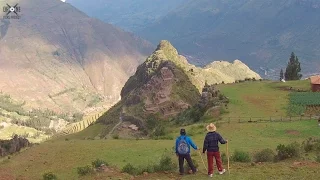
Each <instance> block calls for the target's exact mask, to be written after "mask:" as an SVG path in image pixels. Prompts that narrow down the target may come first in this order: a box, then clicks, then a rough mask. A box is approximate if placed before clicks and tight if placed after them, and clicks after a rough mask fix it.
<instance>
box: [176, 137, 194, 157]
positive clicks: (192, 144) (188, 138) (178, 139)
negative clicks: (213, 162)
mask: <svg viewBox="0 0 320 180" xmlns="http://www.w3.org/2000/svg"><path fill="white" fill-rule="evenodd" d="M184 137H186V141H187V143H188V148H189V152H188V153H190V145H191V146H192V147H193V149H198V147H197V146H196V145H195V144H194V143H193V142H192V140H191V138H190V137H189V136H183V135H182V136H179V137H178V138H177V139H176V154H178V143H179V141H180V139H181V138H184Z"/></svg>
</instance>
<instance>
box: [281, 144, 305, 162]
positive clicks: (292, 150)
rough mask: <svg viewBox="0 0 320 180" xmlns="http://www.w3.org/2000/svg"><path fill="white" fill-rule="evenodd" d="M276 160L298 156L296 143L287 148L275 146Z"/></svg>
mask: <svg viewBox="0 0 320 180" xmlns="http://www.w3.org/2000/svg"><path fill="white" fill-rule="evenodd" d="M276 150H277V155H276V160H284V159H288V158H292V157H299V156H300V146H299V144H298V143H296V142H294V143H291V144H289V145H287V146H285V145H283V144H279V145H278V146H277V149H276Z"/></svg>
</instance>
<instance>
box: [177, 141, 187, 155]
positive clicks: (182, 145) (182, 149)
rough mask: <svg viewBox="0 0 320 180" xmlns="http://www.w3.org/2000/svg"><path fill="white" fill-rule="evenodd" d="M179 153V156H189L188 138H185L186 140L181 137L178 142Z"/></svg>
mask: <svg viewBox="0 0 320 180" xmlns="http://www.w3.org/2000/svg"><path fill="white" fill-rule="evenodd" d="M178 153H179V154H188V153H189V146H188V143H187V141H186V137H184V138H182V137H180V140H179V142H178Z"/></svg>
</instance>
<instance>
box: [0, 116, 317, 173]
mask: <svg viewBox="0 0 320 180" xmlns="http://www.w3.org/2000/svg"><path fill="white" fill-rule="evenodd" d="M94 128H97V129H96V130H99V128H100V127H98V126H95V127H94ZM186 128H187V134H188V133H189V132H190V133H191V132H192V131H194V132H193V134H194V135H193V136H192V138H193V140H194V142H195V143H196V144H197V145H198V146H199V147H201V146H202V143H203V138H204V136H205V133H206V132H205V126H204V125H193V126H188V127H186ZM191 129H192V130H191ZM88 130H89V129H88ZM91 130H93V128H91ZM293 130H295V131H298V132H299V134H297V135H293V134H288V132H287V131H293ZM85 132H86V131H83V132H81V133H79V134H78V135H79V136H82V135H83V136H84V133H85ZM178 132H179V129H178V128H177V129H176V130H175V133H172V135H173V136H174V137H176V136H177V135H178ZM218 132H220V133H221V135H222V136H223V137H224V138H226V139H229V140H230V144H229V148H230V152H234V150H235V149H238V150H243V151H247V152H249V153H250V154H251V155H252V154H253V153H254V152H256V151H258V150H261V149H265V148H271V149H273V150H275V148H276V146H277V145H278V144H280V143H282V144H288V143H291V142H293V141H297V142H300V143H301V142H302V141H303V140H305V139H307V138H308V137H319V136H320V131H319V127H318V126H317V122H316V121H301V122H286V123H280V122H279V123H257V124H250V123H241V124H238V123H231V124H222V125H219V126H218ZM90 134H91V133H90ZM75 135H77V134H75ZM69 137H71V136H69ZM70 139H71V138H70ZM173 146H174V140H111V139H110V140H72V139H71V140H69V141H65V140H54V141H48V142H45V143H42V144H40V145H39V146H35V147H33V148H30V149H28V150H27V151H25V152H24V153H22V154H17V155H16V156H14V157H12V158H11V159H10V160H9V161H7V162H6V163H2V164H0V169H1V168H9V169H10V170H11V171H12V173H13V174H15V175H16V176H19V175H22V176H25V177H27V178H30V179H37V178H39V177H41V175H42V174H43V173H44V172H46V171H48V170H49V171H52V172H53V173H55V174H57V175H58V176H59V177H60V178H62V179H75V178H77V172H76V167H79V166H85V165H87V164H90V163H91V162H92V161H93V160H95V159H97V158H99V159H104V160H106V161H107V162H108V163H110V164H111V165H113V166H116V167H118V168H119V169H121V168H122V167H123V166H124V165H125V164H127V163H133V164H134V165H136V166H143V165H146V164H150V163H151V164H152V163H155V162H157V161H158V160H159V158H160V157H161V155H162V153H163V152H164V151H165V149H167V150H169V151H171V150H172V147H173ZM220 147H221V152H225V146H224V145H220ZM195 156H196V157H195V158H196V159H197V160H198V161H200V157H199V156H198V155H197V154H196V155H195ZM45 162H46V164H45V165H44V163H45ZM199 163H200V162H199ZM277 166H280V165H279V164H270V165H266V166H265V168H263V169H262V170H265V171H266V175H267V174H268V173H269V171H271V172H272V171H273V168H274V167H277ZM281 166H282V165H281ZM21 167H24V168H21ZM26 167H29V168H27V169H28V170H27V171H25V169H26ZM200 167H202V165H201V166H200ZM237 167H238V166H237ZM238 168H240V169H233V170H232V171H233V173H235V174H238V175H240V174H243V172H242V170H243V169H244V167H243V166H242V165H239V167H238ZM201 170H202V171H203V170H204V169H201ZM260 170H261V168H260ZM246 171H249V172H252V173H253V172H256V173H258V169H257V167H249V168H248V169H247V170H246ZM276 172H277V171H276ZM285 173H287V172H285ZM270 175H272V173H271V174H270ZM274 175H275V174H274ZM251 176H252V174H251V175H248V177H251ZM190 177H191V176H190ZM197 177H201V175H199V176H197ZM232 177H234V176H232Z"/></svg>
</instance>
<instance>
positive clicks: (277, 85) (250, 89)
mask: <svg viewBox="0 0 320 180" xmlns="http://www.w3.org/2000/svg"><path fill="white" fill-rule="evenodd" d="M286 87H289V88H290V87H292V88H293V89H304V90H307V89H310V83H309V81H308V80H303V81H292V82H286V83H283V82H273V81H262V82H260V81H257V82H244V83H239V84H224V85H219V86H218V89H219V90H220V91H221V92H222V93H223V94H224V95H226V96H227V97H229V99H230V103H229V109H228V110H229V111H230V113H228V114H224V115H223V117H238V116H241V117H243V116H245V117H250V116H252V117H269V116H279V117H280V116H286V115H287V106H288V103H289V99H288V96H289V93H290V92H289V91H288V90H285V88H286Z"/></svg>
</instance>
